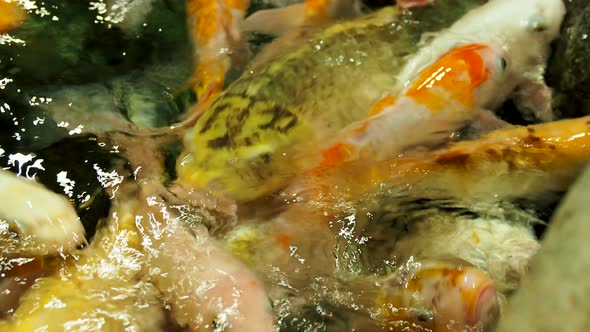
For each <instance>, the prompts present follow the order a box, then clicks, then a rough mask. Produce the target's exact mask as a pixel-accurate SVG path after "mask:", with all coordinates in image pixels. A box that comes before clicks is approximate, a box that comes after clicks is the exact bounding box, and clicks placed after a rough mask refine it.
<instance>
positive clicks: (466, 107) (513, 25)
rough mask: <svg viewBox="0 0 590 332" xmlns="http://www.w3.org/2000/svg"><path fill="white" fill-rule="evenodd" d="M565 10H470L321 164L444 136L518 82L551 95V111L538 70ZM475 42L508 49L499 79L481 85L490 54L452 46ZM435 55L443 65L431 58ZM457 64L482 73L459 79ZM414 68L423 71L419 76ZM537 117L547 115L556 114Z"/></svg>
mask: <svg viewBox="0 0 590 332" xmlns="http://www.w3.org/2000/svg"><path fill="white" fill-rule="evenodd" d="M564 14H565V8H564V5H563V3H562V1H561V0H535V1H533V2H526V3H525V2H521V3H518V5H515V3H514V2H513V1H505V0H495V1H490V2H488V3H487V4H485V5H483V6H481V7H479V8H477V9H474V10H472V11H470V12H469V13H468V14H467V15H465V16H464V17H463V18H461V19H460V20H459V21H457V22H456V23H455V24H453V25H452V26H451V27H450V28H449V29H448V30H447V31H444V32H442V33H441V34H440V35H439V36H437V37H435V38H434V40H433V41H432V42H431V43H430V44H429V45H428V46H426V47H424V48H423V49H421V50H420V51H419V52H418V53H417V54H416V56H415V57H412V59H410V61H409V62H408V63H407V64H406V66H405V67H404V69H403V70H402V71H401V73H400V75H399V81H400V84H399V86H398V89H399V90H400V91H403V92H402V93H401V96H400V97H399V98H395V95H390V96H388V97H385V98H383V99H382V100H381V101H379V102H378V103H377V104H376V105H375V106H373V109H372V110H371V112H369V118H368V119H366V120H363V121H361V122H359V123H357V124H353V125H352V127H351V128H349V129H348V130H345V132H344V134H343V137H342V138H340V139H339V140H337V141H336V143H333V144H332V145H330V146H328V148H326V149H324V150H323V151H322V155H323V161H322V164H323V165H329V164H336V163H341V162H343V161H346V160H350V159H354V158H358V157H359V154H365V155H373V156H375V158H377V159H380V158H383V157H392V156H394V155H395V154H397V153H399V152H402V151H401V150H402V149H401V148H403V147H407V146H408V145H412V144H416V143H420V140H419V138H420V137H421V138H422V140H429V139H432V138H431V137H429V136H431V135H433V134H439V136H440V134H444V133H448V132H449V131H452V130H454V129H458V127H459V125H460V124H461V120H463V121H466V120H469V119H470V118H472V117H473V113H474V111H475V110H477V109H493V108H494V107H496V106H498V104H500V103H501V102H502V101H503V100H505V99H506V98H507V97H508V96H509V95H510V94H511V93H513V92H514V91H515V90H516V89H517V88H521V90H526V91H527V93H528V94H529V95H531V94H535V95H541V96H546V97H547V99H546V100H545V101H544V102H543V101H536V103H537V104H539V110H536V111H537V112H539V113H543V112H545V113H547V109H548V107H547V105H550V97H551V93H537V92H538V91H539V90H545V92H546V91H549V90H550V89H549V88H548V87H547V86H546V85H545V84H544V83H543V78H542V76H539V75H538V74H537V75H536V76H535V75H533V73H539V72H541V73H542V72H543V70H540V71H539V69H538V68H539V67H542V66H544V63H545V60H546V59H547V56H548V52H549V47H548V46H549V42H551V40H553V39H555V38H556V37H557V35H558V33H559V26H560V25H561V21H562V19H563V16H564ZM474 41H475V42H476V43H477V44H483V45H496V47H498V48H500V49H501V50H502V51H503V52H504V53H503V55H504V56H503V60H502V64H503V65H502V67H505V68H504V70H503V71H502V74H503V75H502V76H501V79H496V80H490V83H489V84H482V83H484V82H482V81H480V80H481V78H482V77H483V78H484V81H485V78H486V76H487V75H484V76H481V75H482V74H481V70H479V68H478V67H481V66H482V65H481V64H482V63H483V64H487V65H488V69H490V68H493V67H489V65H490V63H489V62H486V61H485V60H484V61H482V60H481V58H483V59H485V57H484V56H482V55H481V54H479V56H477V53H476V52H473V51H472V52H466V50H465V49H461V48H459V51H458V52H454V51H453V50H452V48H453V47H456V46H455V45H457V44H463V43H465V42H474ZM468 45H469V44H468ZM449 49H451V51H448V50H449ZM461 51H462V52H461ZM474 53H475V54H474ZM441 55H442V56H441ZM437 56H438V57H439V62H441V63H440V64H438V63H436V62H435V63H434V64H430V63H431V61H432V60H431V59H432V58H433V57H437ZM461 57H463V59H461ZM453 60H455V61H454V63H453ZM457 60H459V62H458V63H459V64H460V66H459V67H457V65H456V63H457ZM488 61H489V60H488ZM469 62H471V63H469ZM493 64H494V62H491V65H493ZM453 67H456V68H453ZM421 68H427V69H425V70H421ZM457 69H459V70H464V71H466V72H468V73H469V75H473V74H476V75H480V77H479V78H477V77H475V78H474V77H466V78H467V79H466V78H461V76H460V75H461V73H460V72H457ZM416 72H420V74H419V75H418V76H417V78H415V77H416V74H415V73H416ZM449 78H450V79H449ZM474 88H480V90H481V91H477V96H475V95H474V92H472V91H473V89H474ZM441 89H442V90H444V93H443V92H441V91H440V90H441ZM394 91H395V90H394ZM470 92H471V93H470ZM537 99H538V98H537ZM425 109H426V110H425ZM402 110H403V111H402ZM444 110H447V111H446V112H445V111H444ZM470 110H471V112H469V111H470ZM549 110H550V109H549ZM428 111H430V112H428ZM425 112H426V113H425ZM423 114H426V115H427V116H426V117H425V116H424V115H423ZM445 117H446V118H447V119H448V122H447V123H445V122H444V120H445ZM539 117H540V118H546V119H550V118H551V114H540V115H539ZM414 121H415V122H414ZM440 121H442V124H441V122H440ZM381 122H382V124H381ZM365 150H366V151H365Z"/></svg>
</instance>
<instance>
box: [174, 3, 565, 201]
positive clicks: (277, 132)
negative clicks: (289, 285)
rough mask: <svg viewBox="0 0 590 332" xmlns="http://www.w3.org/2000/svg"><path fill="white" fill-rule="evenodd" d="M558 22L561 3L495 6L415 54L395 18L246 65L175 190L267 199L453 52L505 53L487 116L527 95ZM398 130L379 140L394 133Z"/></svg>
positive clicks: (183, 166)
mask: <svg viewBox="0 0 590 332" xmlns="http://www.w3.org/2000/svg"><path fill="white" fill-rule="evenodd" d="M563 14H564V11H563V4H562V3H561V1H560V0H535V1H533V2H531V3H527V4H526V5H523V4H522V3H518V4H517V3H514V2H511V1H505V0H494V1H491V2H489V3H488V4H486V5H484V6H482V7H480V8H478V9H476V10H474V11H473V12H470V13H469V14H467V15H466V16H465V17H464V18H461V19H460V20H459V21H457V23H455V24H454V25H453V26H452V27H451V28H449V29H448V30H447V31H443V32H441V33H440V35H439V36H437V37H435V38H434V39H433V41H432V42H431V43H430V44H428V45H426V46H425V47H424V48H422V50H420V51H418V46H417V41H418V36H419V35H420V33H423V32H425V31H420V28H419V24H418V25H417V26H412V25H410V24H402V23H397V22H398V21H397V18H398V17H399V16H398V15H399V14H398V12H397V11H395V10H394V9H385V10H384V11H381V12H378V13H376V14H374V15H372V16H368V17H364V18H359V19H358V20H354V21H351V22H347V23H342V24H337V25H334V26H332V27H330V28H328V29H326V30H325V31H323V32H321V33H318V34H315V35H313V36H311V37H308V38H307V41H305V42H304V43H301V44H300V45H296V46H291V47H289V48H287V49H286V50H284V51H282V52H278V53H277V54H275V55H273V56H271V57H270V59H269V60H268V61H266V62H263V63H255V64H254V65H253V66H252V67H250V68H248V69H247V70H246V71H245V73H244V74H243V75H242V76H241V77H240V78H239V79H238V80H236V81H235V82H233V83H232V84H231V85H230V86H229V87H228V88H227V90H225V91H224V92H222V93H221V94H220V95H219V96H218V97H217V98H216V99H215V100H213V101H212V102H211V104H210V105H209V106H208V107H207V109H206V110H205V111H204V113H203V115H202V117H201V118H200V119H199V121H198V122H197V124H196V125H195V127H194V128H193V129H192V130H191V131H190V133H189V134H187V136H186V138H185V152H184V155H183V156H182V157H181V158H179V159H178V162H177V173H178V177H179V179H178V182H180V183H182V184H187V185H189V184H190V185H194V186H197V187H201V188H206V189H210V190H212V191H213V192H215V193H217V194H220V195H228V196H230V197H233V198H236V199H238V200H251V199H254V198H258V197H260V196H262V195H263V194H265V193H271V192H273V191H276V190H277V189H279V188H280V187H282V186H284V185H286V184H287V183H288V181H289V180H291V179H292V178H293V176H294V175H295V174H298V173H300V172H301V171H302V170H305V169H309V168H311V167H314V166H317V164H318V163H319V162H320V161H321V156H320V151H321V147H322V145H323V144H325V143H326V142H329V141H330V140H331V139H332V138H333V137H334V136H336V135H338V134H339V133H340V131H341V130H342V129H343V128H345V127H346V126H348V125H350V124H351V123H354V122H356V121H361V120H363V119H365V118H366V117H367V113H368V112H369V111H370V109H371V106H372V105H375V104H376V103H377V102H378V101H379V100H380V99H381V98H383V96H387V95H390V96H395V95H396V94H397V93H399V92H400V91H403V90H404V84H405V83H406V82H407V81H412V79H413V78H414V77H415V76H416V75H417V74H418V73H420V72H421V70H422V68H426V67H427V66H429V65H431V64H432V63H433V62H435V61H436V59H438V58H440V57H441V56H442V55H443V54H444V53H445V52H448V51H449V50H451V49H452V48H453V47H455V46H456V44H457V43H466V42H467V43H484V44H487V43H490V44H492V45H497V46H498V47H502V48H504V49H505V50H504V54H505V55H506V59H505V60H506V63H507V65H508V68H509V72H507V73H506V74H505V75H504V76H503V77H502V80H501V81H498V82H497V84H489V85H487V86H486V85H484V86H485V89H484V90H485V92H481V94H483V95H484V96H486V98H487V99H486V100H485V102H484V103H481V104H479V105H475V107H477V106H479V107H484V108H486V107H494V106H496V105H497V104H498V103H499V102H501V101H503V100H504V99H505V98H506V97H507V95H508V94H509V93H511V92H512V91H514V89H515V88H516V86H517V85H519V84H521V85H526V84H525V83H526V81H527V79H526V77H527V75H528V74H527V72H528V71H529V70H530V69H531V68H535V69H536V67H537V66H539V65H542V64H543V63H544V61H545V59H546V56H547V52H548V50H547V48H548V45H549V43H550V41H551V40H553V39H554V38H555V37H556V36H557V34H558V30H559V25H560V23H561V19H562V17H563ZM392 23H395V24H392ZM482 23H485V24H482ZM539 26H540V28H538V27H539ZM440 27H441V28H442V27H443V26H440ZM536 27H537V28H536ZM405 29H410V31H411V32H408V31H404V30H405ZM416 32H418V33H417V34H416V35H414V34H415V33H416ZM522 45H530V46H531V47H523V46H522ZM414 52H417V53H416V54H415V55H412V54H413V53H414ZM498 64H499V65H501V61H499V62H498ZM400 71H401V72H400ZM398 72H399V75H396V74H397V73H398ZM351 78H354V79H351ZM343 92H346V93H343ZM408 116H412V113H411V112H408ZM392 122H393V121H392ZM397 125H398V124H396V123H392V126H393V127H391V128H389V127H388V128H387V131H388V132H391V133H395V132H396V130H398V128H397V127H396V126H397ZM416 126H418V124H416ZM457 127H458V126H457ZM416 128H418V127H416ZM444 129H445V130H449V128H444ZM370 135H374V136H375V137H381V135H385V136H384V137H388V136H386V133H385V132H371V133H370ZM426 139H427V138H426ZM393 144H395V143H393ZM384 149H387V147H384Z"/></svg>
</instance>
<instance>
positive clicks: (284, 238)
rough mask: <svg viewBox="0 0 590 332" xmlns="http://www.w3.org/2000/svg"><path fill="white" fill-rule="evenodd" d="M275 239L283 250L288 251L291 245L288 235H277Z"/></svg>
mask: <svg viewBox="0 0 590 332" xmlns="http://www.w3.org/2000/svg"><path fill="white" fill-rule="evenodd" d="M276 239H277V241H278V242H279V244H280V245H281V247H283V249H289V246H290V245H291V237H290V236H289V235H286V234H278V235H277V236H276Z"/></svg>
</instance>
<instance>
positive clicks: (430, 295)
mask: <svg viewBox="0 0 590 332" xmlns="http://www.w3.org/2000/svg"><path fill="white" fill-rule="evenodd" d="M415 265H416V266H411V267H410V268H409V269H408V270H409V271H404V272H408V274H407V275H404V276H403V277H402V278H400V276H399V275H396V274H394V275H393V278H391V279H390V280H389V282H387V281H385V282H383V284H384V286H382V287H381V289H380V290H379V296H377V298H376V299H375V305H376V307H377V308H378V315H377V316H378V318H379V319H380V320H382V321H383V322H384V325H385V327H386V329H387V330H390V331H391V330H393V331H398V330H399V331H406V329H407V327H408V326H407V325H406V326H405V327H404V324H408V323H409V322H412V323H414V324H416V325H419V326H422V327H423V328H426V329H429V330H430V331H433V332H447V331H463V330H465V329H466V328H481V329H482V330H483V331H489V330H490V327H491V326H494V325H495V324H496V322H497V319H498V317H499V314H500V301H499V295H498V292H497V291H496V287H495V286H494V283H493V282H492V281H491V280H490V279H489V277H488V276H487V275H486V274H485V273H483V272H482V271H480V270H479V269H477V268H474V267H461V266H455V265H452V264H445V263H442V262H434V261H431V262H428V261H426V262H420V263H417V264H415ZM392 281H393V282H392ZM391 284H392V285H391ZM420 309H422V310H423V312H422V322H419V321H418V322H417V323H416V320H415V319H412V320H409V319H408V317H416V316H420V315H419V314H418V315H417V314H416V311H419V310H420ZM395 328H397V329H395Z"/></svg>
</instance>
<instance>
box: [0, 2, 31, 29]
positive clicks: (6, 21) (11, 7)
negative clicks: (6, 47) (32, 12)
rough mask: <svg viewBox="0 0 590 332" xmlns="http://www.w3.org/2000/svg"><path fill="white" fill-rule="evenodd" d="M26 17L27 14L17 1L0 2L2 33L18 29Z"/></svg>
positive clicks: (0, 26) (0, 27)
mask: <svg viewBox="0 0 590 332" xmlns="http://www.w3.org/2000/svg"><path fill="white" fill-rule="evenodd" d="M26 17H27V12H26V11H25V10H24V9H23V8H22V7H20V6H19V5H18V4H17V2H16V0H14V1H11V2H6V1H5V0H0V33H5V32H8V31H10V30H12V29H15V28H18V27H19V26H20V25H21V24H22V23H23V22H24V21H25V19H26Z"/></svg>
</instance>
